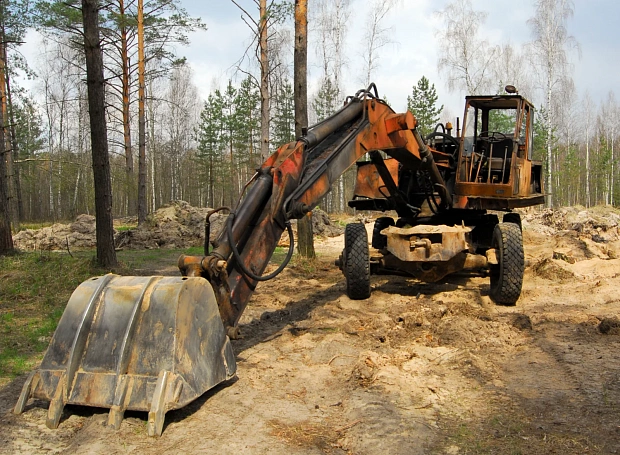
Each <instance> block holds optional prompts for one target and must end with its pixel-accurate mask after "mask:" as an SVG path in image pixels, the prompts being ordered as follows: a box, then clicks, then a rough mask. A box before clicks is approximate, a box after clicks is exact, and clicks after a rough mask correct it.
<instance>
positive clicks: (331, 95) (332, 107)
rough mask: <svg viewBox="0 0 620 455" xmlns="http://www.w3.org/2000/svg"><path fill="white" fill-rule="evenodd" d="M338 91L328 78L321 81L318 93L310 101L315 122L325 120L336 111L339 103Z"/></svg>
mask: <svg viewBox="0 0 620 455" xmlns="http://www.w3.org/2000/svg"><path fill="white" fill-rule="evenodd" d="M339 95H340V90H339V89H338V87H337V86H336V85H334V83H333V82H332V80H331V78H330V77H329V76H328V77H326V78H325V79H324V80H323V84H321V88H320V89H319V93H317V95H316V98H314V101H312V109H313V110H314V114H315V115H316V119H317V122H320V121H322V120H325V119H326V118H327V117H329V116H330V115H332V114H333V113H334V112H336V111H337V110H338V107H339V103H340V99H339V98H340V96H339Z"/></svg>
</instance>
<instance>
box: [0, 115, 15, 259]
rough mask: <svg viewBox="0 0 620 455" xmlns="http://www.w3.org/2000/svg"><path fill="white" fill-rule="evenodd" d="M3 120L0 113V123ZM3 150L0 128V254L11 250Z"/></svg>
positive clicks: (11, 242) (5, 152)
mask: <svg viewBox="0 0 620 455" xmlns="http://www.w3.org/2000/svg"><path fill="white" fill-rule="evenodd" d="M2 121H3V119H2V116H1V114H0V123H1V122H2ZM7 153H9V152H7V151H6V150H4V129H2V128H0V256H2V255H6V254H9V253H12V252H13V237H12V236H11V218H10V216H9V200H8V179H7V169H6V161H5V159H6V158H5V155H6V154H7Z"/></svg>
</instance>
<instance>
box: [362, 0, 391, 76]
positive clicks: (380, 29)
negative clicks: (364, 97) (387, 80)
mask: <svg viewBox="0 0 620 455" xmlns="http://www.w3.org/2000/svg"><path fill="white" fill-rule="evenodd" d="M397 2H398V0H372V3H371V6H370V14H369V15H368V17H367V19H366V25H365V29H364V43H365V45H366V51H365V53H364V73H365V75H366V80H365V81H364V82H365V83H366V85H368V84H370V82H371V80H370V79H371V76H372V72H373V70H375V69H376V68H377V64H378V62H379V50H380V49H381V48H382V47H384V46H387V45H388V44H390V43H393V41H392V39H391V38H390V34H389V31H390V29H389V27H384V26H383V20H384V19H385V17H386V16H387V14H388V13H389V12H390V10H391V9H392V8H393V7H394V6H395V5H396V4H397Z"/></svg>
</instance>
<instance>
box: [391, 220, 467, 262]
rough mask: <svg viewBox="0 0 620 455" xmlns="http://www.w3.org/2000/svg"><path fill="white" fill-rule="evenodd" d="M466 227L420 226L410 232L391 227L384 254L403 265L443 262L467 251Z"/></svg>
mask: <svg viewBox="0 0 620 455" xmlns="http://www.w3.org/2000/svg"><path fill="white" fill-rule="evenodd" d="M471 231H472V229H471V228H470V227H467V226H445V225H439V226H433V225H419V226H414V227H411V228H397V227H395V226H390V227H388V228H387V229H384V230H383V231H381V233H382V234H383V235H385V236H387V250H388V251H389V252H390V253H392V254H393V255H394V256H396V257H397V258H398V259H399V260H401V261H404V262H445V261H448V260H450V259H452V258H453V257H455V256H456V255H458V254H459V253H462V252H465V251H467V250H468V249H469V244H470V243H469V233H470V232H471Z"/></svg>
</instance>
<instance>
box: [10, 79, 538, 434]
mask: <svg viewBox="0 0 620 455" xmlns="http://www.w3.org/2000/svg"><path fill="white" fill-rule="evenodd" d="M373 92H374V93H373ZM496 98H497V97H493V98H488V99H487V98H484V99H482V98H476V99H471V100H469V101H468V102H469V103H470V105H471V106H473V107H475V108H476V109H479V110H481V111H482V112H483V115H482V123H481V126H482V128H483V129H484V130H488V129H489V126H488V125H489V124H490V120H489V119H492V118H491V117H490V116H489V115H488V111H489V110H490V109H491V108H492V107H493V106H495V104H494V103H498V102H499V103H500V104H499V106H500V107H510V106H517V105H518V106H525V107H524V108H523V109H525V111H519V112H526V113H527V115H526V116H525V117H524V118H525V119H526V120H524V121H523V122H525V123H526V124H527V125H530V126H531V124H532V122H533V108H532V107H531V105H530V104H527V102H525V100H523V99H522V98H520V97H512V98H511V97H503V98H502V97H499V98H498V100H499V101H497V100H496ZM474 118H477V117H476V116H474ZM523 122H522V123H523ZM416 123H417V122H416V119H415V117H414V116H413V114H412V113H411V112H406V113H402V114H397V113H395V112H394V111H393V110H392V109H391V108H390V107H389V106H388V105H387V103H385V101H383V100H381V99H379V97H378V94H377V90H376V87H375V86H374V84H372V85H371V86H370V87H368V88H367V89H365V90H360V91H359V92H357V93H356V94H355V96H352V97H349V98H347V102H346V104H345V106H344V107H343V108H342V109H340V110H339V111H338V112H336V113H335V114H333V115H332V116H331V117H329V118H327V119H325V120H323V121H322V122H320V123H318V124H317V125H314V126H313V127H312V128H310V129H309V130H308V131H307V132H306V134H305V135H304V136H303V137H301V138H299V140H297V141H294V142H291V143H289V144H285V145H283V146H281V147H280V148H279V149H278V150H277V151H276V152H274V153H273V155H271V156H270V157H269V158H268V159H267V160H266V161H265V162H264V163H263V164H262V165H261V166H260V167H259V169H257V172H256V175H255V176H254V178H253V179H252V180H251V181H250V182H249V183H248V185H247V186H246V189H247V193H245V197H244V198H242V199H241V200H240V202H239V204H238V205H237V207H235V208H234V209H232V210H231V209H230V208H225V207H222V208H220V209H217V210H215V211H213V212H211V214H212V213H215V212H217V211H220V210H227V211H229V212H230V216H229V217H228V221H227V222H226V226H225V228H224V229H222V230H221V231H220V233H219V235H217V237H216V238H215V240H214V241H212V242H209V240H210V235H209V232H208V231H209V226H210V224H209V216H207V220H206V226H205V230H206V231H207V232H206V236H205V237H206V240H205V252H204V256H181V257H180V258H179V263H178V266H179V269H180V271H181V274H182V276H181V277H130V276H129V277H121V276H117V275H106V276H103V277H96V278H92V279H90V280H87V281H85V282H84V283H82V284H81V285H80V286H79V287H78V288H77V289H76V290H75V291H74V293H73V295H72V296H71V298H70V300H69V302H68V304H67V307H66V309H65V312H64V313H63V315H62V317H61V319H60V322H59V324H58V327H57V329H56V332H55V334H54V336H53V338H52V340H51V342H50V345H49V348H48V350H47V352H46V354H45V356H44V358H43V361H42V363H41V366H40V367H39V368H38V369H37V370H35V371H34V372H32V373H31V374H30V376H29V377H28V379H27V380H26V383H25V384H24V387H23V390H22V393H21V395H20V397H19V400H18V402H17V404H16V406H15V412H16V413H18V414H19V413H21V412H23V411H24V409H25V408H26V405H27V403H28V400H29V399H30V398H38V399H42V400H47V401H49V402H50V406H49V411H48V417H47V422H46V424H47V426H48V427H49V428H56V427H57V426H58V425H59V423H60V420H61V417H62V414H63V409H64V407H65V405H67V404H76V405H86V406H95V407H103V408H108V409H110V413H109V417H108V424H109V425H111V426H113V427H114V428H118V427H119V426H120V425H121V422H122V419H123V415H124V412H125V411H126V410H137V411H146V412H148V425H147V427H148V433H149V435H160V434H161V433H162V431H163V426H164V416H165V413H166V412H167V411H169V410H172V409H177V408H180V407H182V406H185V405H186V404H188V403H189V402H191V401H192V400H195V399H196V398H198V397H199V396H200V395H202V394H203V393H204V392H205V391H207V390H209V389H211V388H213V387H215V386H216V385H217V384H220V383H222V382H223V381H226V380H228V379H230V378H232V377H233V376H234V375H235V372H236V364H235V356H234V353H233V351H232V348H231V344H230V339H234V338H236V337H238V336H239V328H238V323H239V319H240V318H241V315H242V313H243V311H244V309H245V308H246V306H247V304H248V302H249V300H250V297H251V295H252V293H253V292H254V290H255V289H256V286H257V284H258V283H259V282H260V281H266V280H269V279H271V278H273V277H274V276H275V275H277V274H278V273H279V272H280V271H281V270H282V269H283V268H284V267H285V266H286V263H287V262H288V260H289V259H290V257H291V255H292V254H293V251H294V242H293V231H292V228H291V223H290V220H291V219H300V218H302V217H303V216H305V215H306V214H307V213H308V212H310V211H311V210H312V209H313V208H314V207H316V206H317V205H318V204H319V202H320V201H321V199H322V198H323V197H324V196H325V195H326V194H327V193H328V192H329V191H330V189H331V187H332V185H333V184H334V183H335V182H336V181H337V179H338V178H339V177H340V176H341V175H342V174H343V173H344V172H345V171H346V170H347V169H348V168H350V167H351V166H353V165H354V164H355V163H356V162H358V160H360V159H361V158H362V157H363V156H365V155H367V154H368V155H369V156H370V159H371V162H370V164H366V165H363V166H361V167H360V169H362V171H361V172H360V173H359V174H358V177H360V180H359V183H360V185H358V188H357V190H359V191H357V190H356V196H355V197H356V198H357V199H355V200H354V201H352V202H350V203H349V204H350V205H351V206H352V207H355V208H357V209H360V210H382V211H396V212H397V214H398V219H397V220H396V223H395V221H394V219H391V224H392V225H394V224H397V226H396V227H390V226H383V227H381V229H379V234H381V235H382V236H381V235H379V237H378V240H379V241H380V242H379V243H382V244H381V245H377V246H376V248H377V249H378V250H379V251H381V252H382V256H383V258H382V259H380V260H379V262H378V263H379V267H377V264H376V262H375V261H374V260H373V262H372V263H371V261H370V258H369V253H368V250H369V248H368V239H367V234H366V230H365V228H364V226H363V225H359V224H351V225H349V226H347V229H346V231H345V251H344V252H343V255H342V257H341V260H340V264H341V267H342V269H343V271H344V272H345V278H346V281H347V293H348V294H349V296H350V297H351V298H358V299H361V298H367V297H369V296H370V273H371V269H372V270H373V271H377V270H378V269H380V268H383V270H384V271H387V272H390V271H394V270H401V271H404V272H407V273H409V274H412V275H414V276H420V277H421V278H422V279H425V280H428V281H435V280H437V279H441V277H442V276H444V275H445V274H446V273H451V272H453V271H458V270H462V269H467V268H480V267H487V268H488V270H489V273H490V276H491V292H490V295H491V297H492V298H494V299H495V300H496V301H498V302H502V301H503V302H502V303H505V304H514V303H515V302H516V300H517V299H518V297H519V295H520V292H521V281H520V280H521V279H522V275H523V250H522V244H521V232H520V227H519V226H518V224H517V223H515V222H516V221H518V220H517V218H516V217H515V215H516V214H512V213H509V214H507V215H505V216H504V222H503V223H499V221H498V218H497V216H496V215H487V214H486V212H485V210H489V209H501V210H510V208H511V207H512V206H510V205H506V203H505V201H508V202H509V203H510V204H513V205H514V204H517V205H514V206H522V205H532V204H534V203H538V202H539V201H540V200H543V199H544V195H543V191H542V185H541V183H540V172H541V171H540V166H539V165H537V164H535V163H533V162H531V159H530V158H531V157H530V153H529V151H530V149H531V145H532V142H531V140H530V139H527V138H528V137H529V135H526V136H525V137H526V139H525V141H526V142H525V144H524V146H523V147H522V144H521V143H520V137H521V136H520V135H517V134H516V130H515V135H514V137H513V138H508V137H505V139H502V141H501V144H500V142H497V141H495V142H493V141H491V139H490V138H489V137H488V136H489V132H488V131H481V132H479V134H478V136H477V138H478V139H476V141H474V143H475V144H476V146H475V148H474V149H472V150H471V151H468V150H465V149H464V144H465V141H463V140H461V141H460V145H459V141H458V140H457V139H455V138H452V137H451V136H450V135H449V134H443V133H442V134H438V133H434V137H439V138H443V139H445V140H446V141H447V143H451V144H452V145H451V146H449V147H447V148H446V147H444V146H442V148H441V150H439V149H438V148H432V147H429V146H428V145H427V143H426V142H425V141H424V139H423V138H422V137H421V135H420V132H419V131H418V129H417V127H416ZM464 125H465V123H464ZM528 128H529V129H528V131H531V128H530V127H529V126H528ZM457 129H458V128H457ZM492 136H493V137H494V136H495V133H493V135H492ZM502 136H505V135H502ZM489 142H493V145H492V146H490V147H489V148H485V147H483V145H486V144H488V143H489ZM504 142H505V144H504ZM498 144H499V145H498ZM510 144H512V146H513V149H512V151H510ZM450 147H451V148H450ZM459 147H460V148H459ZM455 150H457V152H455ZM498 150H499V151H500V152H501V153H502V157H501V159H500V160H499V161H498V157H497V156H495V153H494V151H495V152H497V151H498ZM382 152H383V153H382ZM509 152H510V153H509ZM384 155H386V156H384ZM456 155H458V157H459V158H458V160H457V161H455V158H456ZM388 157H389V158H388ZM500 161H501V163H500ZM497 163H500V164H501V166H497ZM508 169H510V171H508ZM530 172H531V174H532V175H535V176H537V178H536V179H534V180H532V181H531V182H530V180H529V175H530ZM461 177H462V178H461ZM468 179H469V180H468ZM485 179H486V180H485ZM530 183H531V184H530ZM250 184H251V185H250ZM472 185H473V186H472ZM364 188H365V189H364ZM471 188H476V189H477V191H476V192H472V191H470V189H471ZM509 188H512V190H510V191H508V189H509ZM513 190H514V191H513ZM528 198H529V199H528ZM352 203H353V204H352ZM424 203H425V204H427V206H428V208H430V209H431V211H432V212H433V213H434V214H435V215H433V216H431V217H430V218H429V219H428V220H425V219H421V217H419V216H418V215H420V214H421V211H422V205H423V204H424ZM455 213H456V214H457V215H456V217H455V216H454V214H455ZM472 216H473V217H475V220H474V221H473V222H471V221H472ZM507 217H508V218H507ZM517 217H518V215H517ZM284 231H287V232H288V234H289V236H290V249H289V253H288V254H287V258H286V260H285V261H284V262H283V264H281V266H280V267H278V269H277V270H276V271H274V272H271V273H270V274H268V275H262V274H263V273H264V272H265V269H266V268H267V265H268V264H269V261H270V259H271V255H272V254H273V252H274V251H275V249H276V246H277V243H278V241H279V239H280V236H281V234H282V233H283V232H284ZM386 237H387V240H386V241H385V242H384V240H385V238H386ZM209 243H211V246H212V247H213V248H212V249H211V248H210V246H209ZM374 243H375V240H374V239H373V246H374Z"/></svg>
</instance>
